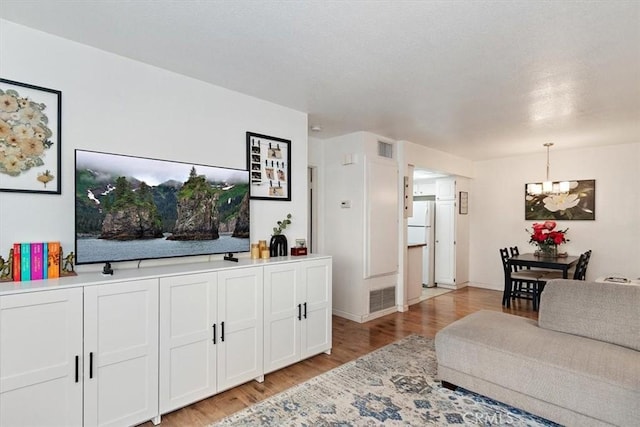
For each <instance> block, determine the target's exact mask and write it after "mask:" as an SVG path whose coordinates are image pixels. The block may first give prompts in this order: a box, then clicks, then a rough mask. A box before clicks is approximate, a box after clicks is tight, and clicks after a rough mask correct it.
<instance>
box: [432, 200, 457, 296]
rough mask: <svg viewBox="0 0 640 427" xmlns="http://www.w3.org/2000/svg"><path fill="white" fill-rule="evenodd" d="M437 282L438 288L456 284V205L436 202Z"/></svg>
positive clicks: (449, 201) (447, 202) (453, 202)
mask: <svg viewBox="0 0 640 427" xmlns="http://www.w3.org/2000/svg"><path fill="white" fill-rule="evenodd" d="M435 220H436V227H435V243H436V245H435V246H436V248H435V271H434V275H435V282H436V283H437V284H438V286H442V285H445V287H446V286H447V285H449V286H453V285H455V284H456V281H455V279H456V277H455V276H456V203H455V201H453V200H448V201H446V200H445V201H440V200H438V201H436V216H435Z"/></svg>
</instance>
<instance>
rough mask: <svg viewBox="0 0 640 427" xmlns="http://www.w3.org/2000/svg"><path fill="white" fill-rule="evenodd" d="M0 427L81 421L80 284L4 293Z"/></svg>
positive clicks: (1, 299) (0, 320)
mask: <svg viewBox="0 0 640 427" xmlns="http://www.w3.org/2000/svg"><path fill="white" fill-rule="evenodd" d="M0 425H1V426H12V427H13V426H45V425H51V426H80V425H82V288H75V289H64V290H52V291H45V292H30V293H24V294H16V295H7V296H2V297H0Z"/></svg>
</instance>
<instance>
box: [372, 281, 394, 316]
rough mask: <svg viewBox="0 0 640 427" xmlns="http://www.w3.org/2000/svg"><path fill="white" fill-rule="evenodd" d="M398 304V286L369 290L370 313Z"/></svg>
mask: <svg viewBox="0 0 640 427" xmlns="http://www.w3.org/2000/svg"><path fill="white" fill-rule="evenodd" d="M395 304H396V288H395V286H391V287H390V288H384V289H377V290H375V291H370V292H369V313H375V312H376V311H380V310H384V309H385V308H390V307H393V306H394V305H395Z"/></svg>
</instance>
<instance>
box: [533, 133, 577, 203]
mask: <svg viewBox="0 0 640 427" xmlns="http://www.w3.org/2000/svg"><path fill="white" fill-rule="evenodd" d="M543 145H544V146H545V147H547V179H546V180H545V181H544V182H543V183H542V184H527V193H529V194H531V195H536V196H537V195H540V194H563V193H568V192H569V189H570V186H571V184H570V183H569V181H560V182H553V181H551V180H549V166H550V163H549V148H551V147H552V146H553V142H547V143H544V144H543Z"/></svg>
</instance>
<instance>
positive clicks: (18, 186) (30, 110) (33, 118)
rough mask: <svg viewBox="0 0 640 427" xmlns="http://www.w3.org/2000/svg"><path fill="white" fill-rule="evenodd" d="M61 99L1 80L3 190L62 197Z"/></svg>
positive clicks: (0, 170) (0, 185)
mask: <svg viewBox="0 0 640 427" xmlns="http://www.w3.org/2000/svg"><path fill="white" fill-rule="evenodd" d="M61 97H62V94H61V92H60V91H57V90H53V89H47V88H43V87H39V86H33V85H29V84H26V83H19V82H15V81H11V80H5V79H0V191H16V192H34V193H54V194H60V188H61V187H60V110H61Z"/></svg>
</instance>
